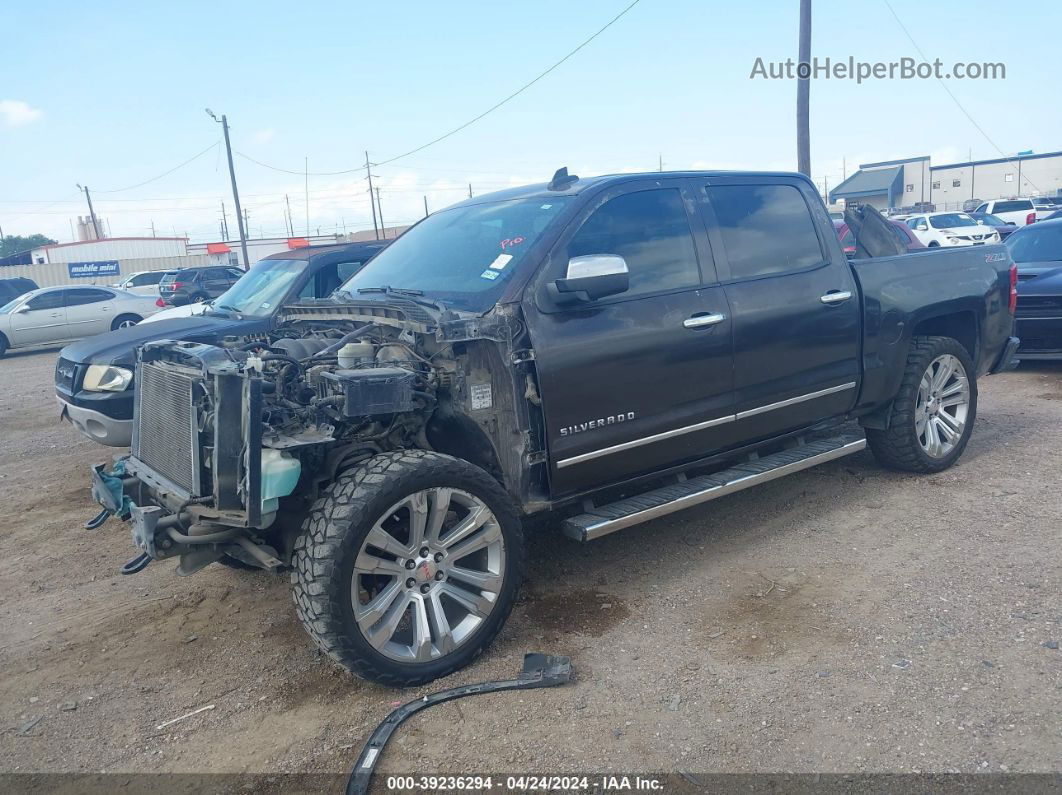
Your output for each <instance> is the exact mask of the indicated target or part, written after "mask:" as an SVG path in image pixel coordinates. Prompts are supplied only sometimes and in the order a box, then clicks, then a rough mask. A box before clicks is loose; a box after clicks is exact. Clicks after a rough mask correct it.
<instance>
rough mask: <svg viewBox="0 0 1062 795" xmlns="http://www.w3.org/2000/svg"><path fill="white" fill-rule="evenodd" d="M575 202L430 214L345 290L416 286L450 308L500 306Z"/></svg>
mask: <svg viewBox="0 0 1062 795" xmlns="http://www.w3.org/2000/svg"><path fill="white" fill-rule="evenodd" d="M568 200H569V197H566V196H556V197H554V196H550V197H548V198H545V199H541V198H539V199H518V200H514V201H503V202H493V203H490V204H473V205H469V206H465V207H454V208H453V209H450V210H443V211H441V212H438V213H435V214H434V215H431V216H429V217H428V218H425V219H424V220H423V221H421V222H420V223H419V224H417V225H416V226H415V227H413V228H412V229H410V230H409V231H408V232H406V233H405V234H404V235H402V236H401V237H399V238H398V239H397V240H396V241H395V242H394V243H392V244H391V245H390V246H388V247H387V248H385V249H384V250H383V251H381V252H380V253H379V254H377V255H376V256H375V257H374V258H373V259H372V260H370V261H369V263H368V264H367V265H366V266H365V267H364V268H362V269H361V271H359V272H358V273H356V274H354V275H353V276H351V277H350V279H348V280H347V281H346V282H345V283H344V284H343V286H342V288H341V289H342V290H344V291H345V292H347V293H350V294H351V295H353V296H358V295H359V293H358V290H359V289H365V288H378V287H393V288H395V289H397V290H417V291H420V292H422V293H424V294H425V295H426V296H431V297H435V298H438V299H439V300H441V301H442V302H444V303H445V304H446V306H447V307H451V308H454V309H465V310H468V311H472V312H485V311H486V310H487V309H489V308H490V307H491V306H493V305H494V302H495V300H497V297H498V296H499V295H500V294H501V291H502V289H503V285H504V284H505V283H506V282H507V281H508V280H509V279H510V278H511V274H512V273H513V271H515V270H516V269H517V267H518V266H519V265H520V262H521V261H522V260H523V258H524V256H525V254H526V252H527V251H528V250H529V249H530V248H531V246H532V245H533V244H534V243H535V241H537V240H538V239H539V238H540V237H541V236H542V233H543V231H545V229H546V228H547V227H548V226H549V224H550V222H551V221H552V220H553V219H554V218H556V217H557V214H558V213H559V212H560V211H561V210H562V209H563V207H564V205H565V203H566V202H567V201H568Z"/></svg>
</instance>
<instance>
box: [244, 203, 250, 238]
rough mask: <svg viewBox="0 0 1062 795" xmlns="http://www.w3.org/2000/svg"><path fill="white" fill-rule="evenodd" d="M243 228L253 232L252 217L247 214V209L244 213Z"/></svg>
mask: <svg viewBox="0 0 1062 795" xmlns="http://www.w3.org/2000/svg"><path fill="white" fill-rule="evenodd" d="M243 228H244V229H246V230H247V231H248V233H250V231H251V216H250V215H248V214H247V210H246V208H245V209H244V211H243Z"/></svg>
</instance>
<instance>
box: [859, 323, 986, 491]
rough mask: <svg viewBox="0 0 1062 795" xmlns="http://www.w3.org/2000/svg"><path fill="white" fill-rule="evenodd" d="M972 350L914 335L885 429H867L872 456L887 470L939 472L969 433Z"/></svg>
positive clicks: (973, 405)
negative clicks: (887, 425)
mask: <svg viewBox="0 0 1062 795" xmlns="http://www.w3.org/2000/svg"><path fill="white" fill-rule="evenodd" d="M973 372H974V368H973V362H972V361H971V360H970V354H969V353H968V352H967V350H966V348H964V347H963V346H962V345H961V344H960V343H959V342H958V341H956V340H954V339H952V338H951V337H915V338H914V339H913V340H912V341H911V350H910V353H909V354H908V357H907V367H906V368H905V370H904V375H903V380H902V381H901V383H900V390H899V392H898V393H897V394H896V398H895V400H894V401H893V405H892V410H891V412H890V415H889V423H888V424H889V427H888V429H886V430H876V429H869V428H868V429H867V442H868V443H869V445H870V449H871V450H872V451H873V452H874V455H875V457H876V458H877V459H878V461H880V462H881V463H882V464H884V465H885V466H887V467H890V468H891V469H900V470H904V471H907V472H940V471H941V470H943V469H947V468H948V467H950V466H951V465H952V464H954V463H955V462H956V461H957V460H958V458H959V456H961V455H962V452H963V450H965V449H966V444H967V442H968V441H969V440H970V434H971V432H972V431H973V424H974V419H975V417H976V416H977V381H976V380H975V378H974V377H973Z"/></svg>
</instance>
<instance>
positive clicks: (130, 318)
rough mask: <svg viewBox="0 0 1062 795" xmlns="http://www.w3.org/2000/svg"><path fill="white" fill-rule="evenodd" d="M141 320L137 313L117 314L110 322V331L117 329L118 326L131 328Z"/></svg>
mask: <svg viewBox="0 0 1062 795" xmlns="http://www.w3.org/2000/svg"><path fill="white" fill-rule="evenodd" d="M141 320H143V318H142V317H140V316H139V315H119V316H118V317H116V318H115V319H114V322H112V323H111V331H117V330H118V329H120V328H132V327H133V326H135V325H136V324H137V323H139V322H140V321H141Z"/></svg>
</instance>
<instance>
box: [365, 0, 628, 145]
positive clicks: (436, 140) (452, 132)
mask: <svg viewBox="0 0 1062 795" xmlns="http://www.w3.org/2000/svg"><path fill="white" fill-rule="evenodd" d="M640 2H641V0H634V2H633V3H631V4H630V5H628V6H627V7H626V8H624V9H623V10H622V11H620V12H619V13H618V14H616V16H614V17H612V19H610V20H609V21H608V22H606V23H605V24H604V25H603V26H602V27H601V28H599V29H598V30H597V31H596V32H595V33H594V34H593V35H591V36H590V37H589V38H588V39H586V40H585V41H583V43H582V44H580V45H579V46H578V47H576V48H575V49H574V50H572V51H571V52H569V53H568V54H567V55H565V56H564V57H563V58H561V59H560V60H559V61H557V62H556V63H555V64H553V65H552V66H551V67H549V68H548V69H546V71H544V72H542V73H541V74H539V75H538V77H536V78H534V79H533V80H531V81H529V82H527V83H524V85H522V86H520V88H518V89H516V91H514V92H513V93H511V94H510V95H509V96H507V97H506V98H505V99H503V100H501V102H497V103H495V104H494V105H492V106H491V107H489V108H487V109H486V110H485V111H483V112H482V113H481V114H479V115H478V116H476V117H475V118H473V119H470V120H469V121H466V122H465V123H464V124H462V125H461V126H459V127H455V128H454V129H452V130H450V132H448V133H444V134H443V135H440V136H439V137H438V138H434V139H432V140H431V141H428V142H427V143H426V144H421V145H420V146H418V147H416V148H415V149H410V150H409V151H408V152H404V153H403V154H400V155H395V156H394V157H391V158H388V159H387V160H381V161H380V162H379V163H377V164H376V165H378V166H382V165H386V164H387V163H393V162H395V161H396V160H401V159H402V158H403V157H408V156H409V155H412V154H415V153H416V152H420V151H421V150H423V149H427V148H428V147H429V146H434V145H435V144H437V143H439V142H440V141H444V140H446V139H447V138H449V137H450V136H451V135H455V134H456V133H459V132H461V130H464V129H465V128H466V127H470V126H471V125H473V124H475V123H476V122H477V121H479V120H480V119H482V118H483V117H485V116H487V115H488V114H490V113H493V112H494V111H496V110H497V109H498V108H500V107H501V106H502V105H504V104H505V103H507V102H509V101H510V100H512V99H515V98H516V97H518V96H519V95H520V94H522V93H524V91H526V90H527V89H529V88H531V86H533V85H534V84H535V83H537V82H538V81H539V80H541V79H542V78H543V77H545V76H546V75H548V74H549V73H550V72H552V71H553V70H554V69H556V68H557V67H558V66H560V65H561V64H563V63H564V62H565V61H567V60H568V59H569V58H571V57H572V56H573V55H575V54H576V53H577V52H579V50H581V49H583V47H585V46H586V45H587V44H589V43H590V42H592V41H593V40H594V39H596V38H597V37H598V36H600V35H601V34H602V33H604V32H605V31H606V30H608V29H609V28H610V27H612V26H613V25H614V24H615V23H616V22H618V21H619V20H620V19H621V18H622V17H623V16H624V15H626V13H627V12H628V11H630V10H631V9H632V8H634V7H635V6H636V5H638V3H640Z"/></svg>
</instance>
